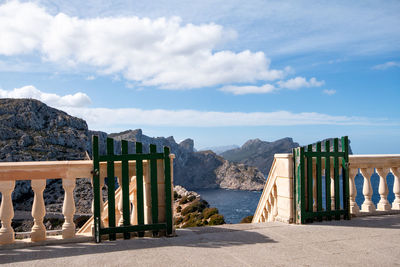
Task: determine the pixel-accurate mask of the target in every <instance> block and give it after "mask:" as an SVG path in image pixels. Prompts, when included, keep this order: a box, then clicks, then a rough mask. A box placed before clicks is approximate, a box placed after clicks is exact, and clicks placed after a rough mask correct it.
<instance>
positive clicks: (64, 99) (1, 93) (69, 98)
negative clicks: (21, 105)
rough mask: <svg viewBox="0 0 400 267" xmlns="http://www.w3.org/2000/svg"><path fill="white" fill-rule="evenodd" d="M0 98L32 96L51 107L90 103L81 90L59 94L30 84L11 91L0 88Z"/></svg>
mask: <svg viewBox="0 0 400 267" xmlns="http://www.w3.org/2000/svg"><path fill="white" fill-rule="evenodd" d="M0 98H33V99H37V100H40V101H42V102H44V103H46V104H48V105H50V106H53V107H85V106H87V105H90V104H91V100H90V98H89V96H88V95H86V94H84V93H81V92H79V93H75V94H73V95H64V96H59V95H57V94H49V93H44V92H42V91H40V90H38V89H36V87H34V86H32V85H27V86H24V87H21V88H15V89H14V90H11V91H6V90H2V89H0Z"/></svg>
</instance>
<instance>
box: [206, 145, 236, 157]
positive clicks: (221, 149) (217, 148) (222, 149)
mask: <svg viewBox="0 0 400 267" xmlns="http://www.w3.org/2000/svg"><path fill="white" fill-rule="evenodd" d="M235 148H239V146H238V145H227V146H213V147H207V148H203V149H200V151H206V150H211V151H213V152H214V153H215V154H217V155H221V154H222V153H224V152H225V151H228V150H232V149H235Z"/></svg>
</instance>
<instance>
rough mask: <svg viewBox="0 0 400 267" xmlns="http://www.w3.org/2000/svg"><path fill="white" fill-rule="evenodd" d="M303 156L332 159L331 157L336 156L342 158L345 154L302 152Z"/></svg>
mask: <svg viewBox="0 0 400 267" xmlns="http://www.w3.org/2000/svg"><path fill="white" fill-rule="evenodd" d="M304 156H306V157H333V156H338V157H344V156H345V153H344V152H341V151H339V152H315V151H313V152H307V151H306V152H304Z"/></svg>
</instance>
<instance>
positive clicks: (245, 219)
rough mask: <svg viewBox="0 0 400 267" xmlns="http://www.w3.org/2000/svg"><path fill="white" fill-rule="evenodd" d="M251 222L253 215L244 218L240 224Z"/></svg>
mask: <svg viewBox="0 0 400 267" xmlns="http://www.w3.org/2000/svg"><path fill="white" fill-rule="evenodd" d="M252 220H253V215H250V216H247V217H244V218H243V219H242V220H241V221H240V223H251V221H252Z"/></svg>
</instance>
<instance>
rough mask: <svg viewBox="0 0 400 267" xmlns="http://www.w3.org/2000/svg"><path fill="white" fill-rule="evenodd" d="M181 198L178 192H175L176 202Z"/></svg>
mask: <svg viewBox="0 0 400 267" xmlns="http://www.w3.org/2000/svg"><path fill="white" fill-rule="evenodd" d="M180 197H181V196H180V195H179V194H178V193H177V192H176V191H174V200H177V199H178V198H180Z"/></svg>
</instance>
